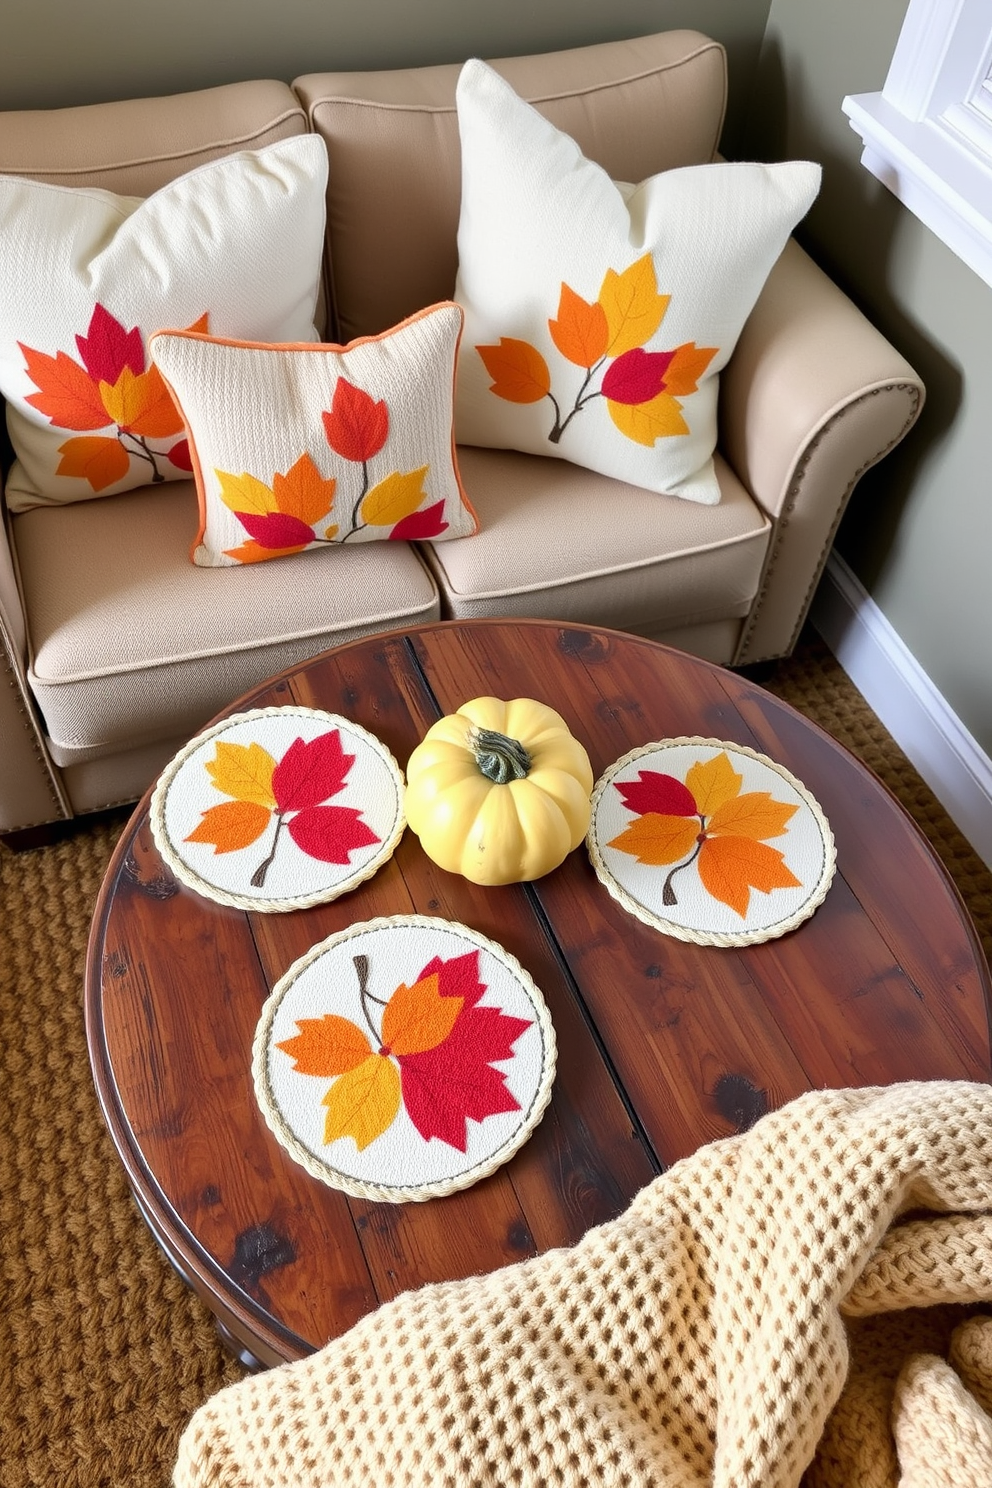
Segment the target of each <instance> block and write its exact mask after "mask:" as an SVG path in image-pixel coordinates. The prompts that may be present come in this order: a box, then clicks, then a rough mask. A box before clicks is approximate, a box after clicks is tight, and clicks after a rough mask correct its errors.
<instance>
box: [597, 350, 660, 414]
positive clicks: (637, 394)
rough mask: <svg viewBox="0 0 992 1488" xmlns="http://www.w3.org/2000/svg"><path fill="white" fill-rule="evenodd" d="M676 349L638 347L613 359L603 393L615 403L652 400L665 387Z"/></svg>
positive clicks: (607, 370) (604, 380) (604, 381)
mask: <svg viewBox="0 0 992 1488" xmlns="http://www.w3.org/2000/svg"><path fill="white" fill-rule="evenodd" d="M674 355H675V353H674V352H673V351H644V350H642V348H641V347H640V346H635V347H634V348H633V350H632V351H625V352H624V354H623V356H618V357H617V359H616V361H615V362H611V364H610V366H609V367H607V369H606V371H605V372H604V374H603V394H604V396H605V397H607V398H609V399H610V400H611V402H613V403H634V404H636V403H650V401H651V399H652V398H656V397H657V396H658V394H659V393H660V392H661V391H662V389H663V388H664V386H665V373H666V372H667V371H668V368H669V365H670V363H671V360H672V357H673V356H674Z"/></svg>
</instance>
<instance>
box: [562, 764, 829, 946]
mask: <svg viewBox="0 0 992 1488" xmlns="http://www.w3.org/2000/svg"><path fill="white" fill-rule="evenodd" d="M587 845H588V848H589V856H590V858H591V859H592V863H593V867H594V868H595V870H596V872H597V874H598V875H599V877H600V879H601V880H602V882H603V883H604V884H605V885H606V887H607V888H608V889H609V891H610V893H611V894H612V895H613V897H614V899H617V900H618V901H619V902H620V903H621V904H622V905H623V906H624V908H625V909H627V910H629V912H630V913H631V914H632V915H636V917H637V918H638V919H639V920H643V921H644V923H645V924H647V925H653V926H654V927H655V928H656V929H658V930H661V931H663V932H664V933H665V934H666V935H673V936H675V937H676V938H677V939H678V940H688V941H693V942H694V943H695V944H697V945H714V946H735V945H753V944H756V943H757V942H759V941H763V940H772V939H774V938H775V937H776V936H778V935H784V934H785V933H786V931H788V930H793V929H795V927H796V926H797V925H799V924H801V923H802V921H803V920H805V919H808V917H809V916H810V915H811V914H812V913H813V911H814V910H815V909H816V907H817V906H818V905H819V904H821V903H822V902H823V899H824V897H825V895H826V892H827V890H828V888H829V887H830V882H831V880H832V878H833V876H834V867H835V863H836V852H835V848H834V839H833V834H832V832H831V831H830V827H829V826H828V824H827V820H826V817H825V816H824V815H823V812H822V811H821V809H820V807H819V805H818V804H817V802H816V801H815V800H814V799H813V797H812V796H811V795H810V793H809V791H808V790H807V789H806V787H805V786H804V785H802V784H801V782H800V781H798V780H797V779H796V777H795V776H794V775H792V774H790V773H789V771H788V770H786V769H785V768H784V767H783V766H782V765H777V764H775V762H774V761H773V760H770V759H768V757H767V756H766V755H763V754H758V753H757V752H756V751H755V750H753V749H748V748H747V746H746V745H744V744H727V743H724V742H722V741H721V740H719V739H697V738H682V739H663V740H661V741H660V742H658V743H654V744H646V745H644V747H643V748H641V749H634V750H631V752H630V753H629V754H625V755H624V756H623V758H622V759H619V760H617V761H616V762H615V763H614V764H612V765H611V766H610V767H609V769H608V770H606V771H605V773H604V774H603V776H602V777H601V779H600V780H598V781H597V782H596V785H595V788H594V790H593V797H592V824H591V826H590V828H589V836H588V838H587Z"/></svg>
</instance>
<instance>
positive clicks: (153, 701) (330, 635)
mask: <svg viewBox="0 0 992 1488" xmlns="http://www.w3.org/2000/svg"><path fill="white" fill-rule="evenodd" d="M196 512H197V502H196V491H195V488H194V485H193V482H192V481H187V482H186V483H185V484H182V485H169V486H167V487H165V486H156V487H149V488H146V489H145V490H141V491H131V492H126V493H124V494H122V495H120V496H108V497H106V498H105V499H104V500H102V501H88V502H83V503H81V504H77V505H74V506H61V507H37V508H35V509H34V510H33V511H29V512H24V513H23V514H22V515H20V516H18V517H15V518H14V519H13V522H12V527H13V537H14V544H15V546H16V550H17V559H18V566H19V569H20V582H21V590H22V594H23V598H24V609H25V613H26V616H27V625H28V636H29V647H30V662H31V665H30V671H29V681H30V685H31V688H32V691H33V693H34V695H35V697H36V698H37V701H38V705H39V707H40V709H41V712H42V715H43V717H44V720H45V725H46V729H47V732H48V734H49V736H50V738H51V740H52V742H53V746H54V748H53V754H54V757H55V759H56V761H57V763H60V764H61V763H66V762H68V761H70V760H72V759H76V758H80V757H81V756H82V755H85V754H86V753H87V752H89V753H96V754H99V753H101V752H106V751H107V750H108V749H109V748H112V747H115V746H116V747H121V746H123V745H124V744H139V743H141V742H142V741H143V740H145V739H153V738H155V737H156V736H164V735H168V736H169V737H170V738H171V737H173V736H174V735H176V734H177V733H180V732H187V733H189V732H192V731H193V730H194V729H196V728H198V727H200V725H201V724H203V723H204V722H205V721H206V720H207V719H208V718H210V717H212V716H213V714H214V713H216V712H218V711H219V709H220V708H221V707H223V706H226V705H227V704H229V703H230V702H231V700H232V699H233V698H236V697H238V696H239V695H240V694H241V693H242V692H244V691H246V690H247V689H248V688H250V687H254V686H256V685H257V684H258V683H260V682H262V681H264V680H265V678H266V677H268V676H270V675H271V674H272V673H274V672H277V671H279V670H280V669H281V668H283V667H286V666H289V665H291V664H293V663H295V662H297V661H300V660H301V659H303V658H304V657H307V656H312V655H315V654H316V653H317V652H319V651H322V650H325V649H326V648H327V647H329V646H335V645H339V644H341V643H342V642H344V641H349V640H353V639H354V638H355V637H357V636H362V635H368V634H370V633H372V632H375V631H380V630H389V629H391V628H392V627H394V626H402V625H406V624H416V623H419V622H421V621H427V620H434V619H437V618H438V614H439V608H438V599H437V590H436V588H435V585H434V582H433V580H432V578H431V576H430V574H429V573H428V572H427V570H426V568H425V567H424V565H423V564H422V563H421V562H420V561H419V559H418V558H417V556H416V554H415V553H414V551H413V549H412V548H410V547H409V546H408V545H407V544H406V543H400V542H396V543H377V544H375V545H369V544H365V545H364V546H356V547H351V546H344V547H341V546H337V547H334V548H332V549H329V550H327V551H324V552H316V553H301V554H300V555H299V557H298V558H296V559H295V560H294V562H293V563H285V564H283V563H258V564H253V565H252V566H251V567H250V568H245V569H237V570H232V569H229V568H212V569H199V568H194V567H193V565H192V564H191V563H190V562H189V558H188V556H187V549H188V542H189V534H190V532H191V531H195V529H196Z"/></svg>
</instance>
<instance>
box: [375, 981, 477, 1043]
mask: <svg viewBox="0 0 992 1488" xmlns="http://www.w3.org/2000/svg"><path fill="white" fill-rule="evenodd" d="M463 1002H464V999H463V998H461V997H442V996H441V994H440V991H439V987H438V975H437V973H436V972H435V973H433V975H431V976H426V977H421V978H420V980H419V981H416V982H414V984H413V986H412V987H408V986H407V985H406V983H405V982H400V984H399V986H398V987H397V988H396V991H395V992H394V993H393V995H392V997H391V998H390V999H389V1001H388V1003H387V1004H386V1008H385V1011H384V1013H383V1015H382V1042H383V1044H384V1045H385V1047H386V1048H387V1049H388V1050H389V1052H390V1054H396V1055H397V1056H398V1055H400V1054H423V1053H425V1052H426V1051H427V1050H428V1049H436V1048H437V1046H438V1044H443V1043H444V1040H445V1039H446V1038H447V1037H448V1035H449V1033H450V1032H451V1030H452V1029H453V1028H454V1026H455V1021H456V1019H457V1017H458V1014H459V1013H460V1012H461V1010H462V1005H463Z"/></svg>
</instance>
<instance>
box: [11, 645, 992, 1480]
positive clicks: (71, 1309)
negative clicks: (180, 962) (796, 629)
mask: <svg viewBox="0 0 992 1488" xmlns="http://www.w3.org/2000/svg"><path fill="white" fill-rule="evenodd" d="M764 685H766V686H767V687H768V688H769V690H770V691H772V692H774V693H775V694H776V695H777V696H779V697H781V698H784V699H785V700H786V701H787V702H790V703H792V704H793V706H794V707H796V708H798V709H799V710H800V711H801V712H803V713H805V714H807V715H808V716H809V717H810V718H812V719H814V720H815V721H816V722H817V723H819V724H820V725H821V726H822V727H823V728H825V729H826V730H827V731H828V732H829V733H831V734H832V735H833V736H834V737H835V738H836V739H838V740H840V741H841V743H843V744H845V745H846V746H847V747H848V748H849V749H850V750H851V751H852V752H853V753H854V754H856V755H857V756H859V757H860V758H861V759H862V760H863V761H864V762H865V764H867V765H868V766H869V767H870V768H871V769H872V770H874V771H875V773H876V774H877V775H878V776H879V777H880V778H881V779H882V780H883V781H884V783H885V784H886V785H887V786H888V788H889V789H890V790H891V791H892V792H893V794H894V795H895V796H897V797H898V799H899V800H900V801H901V802H902V803H903V805H904V806H905V807H906V809H907V810H908V811H909V812H910V814H911V815H912V816H913V817H914V818H915V820H916V822H917V824H918V825H919V827H920V829H921V830H922V831H923V832H924V834H925V835H926V836H927V837H928V838H929V840H930V841H931V842H932V844H933V845H934V848H935V849H936V851H937V852H938V854H939V855H940V857H941V858H942V859H943V861H944V863H945V864H946V866H947V868H948V870H949V871H950V874H951V876H952V877H953V879H954V881H955V882H956V884H957V886H958V889H959V891H960V893H961V895H962V897H963V898H964V900H965V902H966V904H967V905H968V908H969V909H970V911H971V914H972V917H973V918H974V920H975V923H976V925H977V927H978V930H979V933H980V935H981V938H982V942H983V945H984V947H985V952H986V955H988V956H990V958H992V873H990V872H989V870H988V869H987V868H986V867H985V865H984V864H983V863H982V862H981V860H980V859H979V858H978V857H977V855H976V854H975V853H974V851H973V850H972V849H971V847H970V846H969V845H968V843H967V842H966V841H965V839H964V838H963V837H962V835H961V834H960V832H959V831H958V830H957V828H956V827H955V826H954V824H953V823H952V822H951V820H950V819H949V817H948V816H947V814H946V813H945V812H944V810H943V808H942V807H941V806H940V804H939V802H938V801H937V800H936V798H935V797H934V796H933V794H932V792H931V791H930V790H929V789H928V787H927V786H926V785H925V784H924V782H923V781H922V780H921V779H920V777H919V775H917V773H916V771H915V770H914V769H913V768H912V766H911V765H910V764H909V762H908V761H907V759H906V758H905V756H904V755H903V754H902V752H901V750H900V749H899V748H898V747H897V746H896V744H895V742H894V741H893V739H892V738H891V736H890V735H889V734H888V733H887V732H886V730H885V729H884V728H883V727H882V725H881V724H880V723H879V721H878V719H877V718H876V717H875V715H874V714H873V713H872V712H871V710H870V709H869V708H868V707H867V705H866V704H865V702H864V700H863V698H862V697H861V695H860V694H859V693H858V692H857V690H856V689H855V688H854V686H853V685H852V683H851V682H850V680H849V679H848V678H847V677H846V676H845V674H844V673H843V671H842V670H841V669H840V667H839V666H838V664H837V662H836V661H835V660H834V658H833V656H832V655H831V653H830V652H829V651H828V650H827V649H826V647H825V646H824V645H823V644H822V642H821V641H820V640H819V639H818V637H817V636H816V635H815V634H814V633H812V632H806V633H805V634H804V636H803V638H802V640H801V642H800V645H799V647H798V648H797V650H796V653H795V655H794V656H793V657H792V658H791V659H790V660H788V661H786V662H782V663H780V664H779V666H778V669H777V671H776V673H775V675H774V676H773V677H771V678H770V679H767V680H766V681H765V682H764ZM127 815H128V814H127V813H126V812H120V813H117V814H115V815H112V816H104V817H101V818H100V819H98V820H97V819H94V821H93V822H92V823H90V824H88V825H86V826H84V827H83V828H82V829H81V830H79V831H78V832H77V833H76V834H75V835H73V836H72V837H70V838H68V839H67V840H65V841H63V842H61V843H58V844H56V845H54V846H52V847H46V848H41V849H38V850H36V851H34V852H29V853H22V854H16V855H15V854H13V853H10V852H9V851H6V850H0V1030H2V1034H0V1488H165V1485H166V1484H167V1483H168V1481H169V1477H170V1474H171V1470H172V1464H173V1461H174V1457H175V1450H176V1445H177V1442H178V1439H179V1435H180V1433H181V1431H182V1429H183V1427H184V1426H185V1425H186V1422H187V1421H188V1419H189V1417H190V1415H191V1414H192V1412H193V1411H194V1410H195V1409H196V1407H197V1406H198V1405H199V1404H200V1403H201V1402H202V1401H204V1400H206V1399H207V1397H208V1396H209V1395H211V1394H213V1393H214V1392H215V1391H216V1390H218V1389H220V1388H221V1386H222V1385H225V1384H227V1383H229V1382H231V1381H233V1380H235V1379H238V1378H240V1377H241V1376H242V1375H243V1373H244V1370H243V1368H242V1366H241V1365H239V1364H237V1363H235V1362H234V1361H233V1360H232V1359H231V1358H230V1357H229V1356H228V1355H227V1354H226V1353H225V1351H224V1349H223V1347H222V1346H221V1344H220V1342H219V1340H218V1338H217V1335H216V1332H215V1330H214V1326H213V1319H212V1316H211V1314H210V1313H209V1311H208V1310H207V1308H206V1307H205V1306H204V1305H203V1304H202V1303H201V1302H200V1301H199V1300H198V1299H197V1298H196V1297H195V1296H194V1294H193V1293H192V1292H191V1291H189V1290H188V1288H187V1287H186V1286H185V1285H184V1283H183V1282H182V1281H180V1280H179V1278H178V1277H177V1276H176V1275H175V1273H174V1272H173V1271H172V1270H171V1268H170V1266H169V1264H168V1262H167V1261H166V1260H165V1259H164V1257H163V1255H162V1254H161V1252H160V1251H159V1249H158V1247H157V1246H156V1244H155V1242H154V1240H153V1239H152V1237H151V1235H150V1233H149V1232H148V1230H147V1229H146V1227H145V1224H144V1222H143V1221H142V1219H141V1218H140V1216H139V1214H138V1211H137V1210H136V1208H135V1206H134V1203H133V1201H132V1199H131V1197H130V1191H129V1189H128V1185H127V1182H126V1180H125V1176H124V1171H123V1169H122V1167H121V1165H120V1162H119V1160H118V1158H117V1156H116V1153H115V1152H114V1149H113V1147H112V1145H111V1142H110V1139H109V1137H108V1135H107V1132H106V1129H105V1127H104V1124H103V1118H102V1116H101V1114H100V1109H99V1105H98V1103H97V1099H96V1095H95V1093H94V1090H93V1085H92V1080H91V1077H90V1069H89V1062H88V1058H87V1052H86V1037H85V1030H84V1026H83V965H84V958H85V952H86V939H87V934H88V930H89V922H90V917H91V915H92V912H93V909H94V906H95V903H96V897H97V893H98V891H99V887H100V881H101V878H102V875H103V873H104V871H105V869H106V866H107V863H108V861H109V858H110V855H111V852H112V850H113V847H114V844H115V842H116V840H117V837H118V836H119V834H120V832H121V830H122V829H123V827H124V825H125V823H126V821H127Z"/></svg>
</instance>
